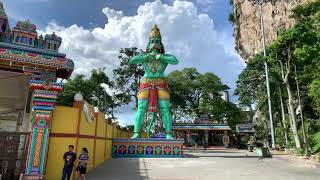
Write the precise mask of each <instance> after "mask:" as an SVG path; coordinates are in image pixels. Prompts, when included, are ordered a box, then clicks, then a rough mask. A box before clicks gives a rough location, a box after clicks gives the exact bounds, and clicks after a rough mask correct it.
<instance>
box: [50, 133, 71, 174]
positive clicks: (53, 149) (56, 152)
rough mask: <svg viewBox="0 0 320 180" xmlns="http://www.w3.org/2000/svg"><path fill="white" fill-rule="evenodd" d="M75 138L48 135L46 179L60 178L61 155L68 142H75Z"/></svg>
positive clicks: (62, 164)
mask: <svg viewBox="0 0 320 180" xmlns="http://www.w3.org/2000/svg"><path fill="white" fill-rule="evenodd" d="M75 143H76V138H63V139H62V138H59V137H50V142H49V150H48V154H47V166H46V180H57V179H61V175H62V169H63V166H64V160H63V155H64V153H65V152H66V151H68V146H69V145H70V144H75Z"/></svg>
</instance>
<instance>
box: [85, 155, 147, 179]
mask: <svg viewBox="0 0 320 180" xmlns="http://www.w3.org/2000/svg"><path fill="white" fill-rule="evenodd" d="M146 167H147V166H146V162H145V160H144V159H143V158H119V159H110V160H108V161H106V162H105V163H103V164H102V165H100V166H99V167H97V168H96V169H95V170H93V171H91V172H90V173H88V175H87V179H90V180H105V179H110V180H113V179H114V180H117V179H119V180H149V175H148V171H149V169H147V168H146Z"/></svg>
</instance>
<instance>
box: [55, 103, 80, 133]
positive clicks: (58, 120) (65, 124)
mask: <svg viewBox="0 0 320 180" xmlns="http://www.w3.org/2000/svg"><path fill="white" fill-rule="evenodd" d="M78 115H79V109H77V108H72V107H62V106H55V107H54V111H53V113H52V123H51V131H50V132H51V133H76V132H77V126H76V125H77V122H78Z"/></svg>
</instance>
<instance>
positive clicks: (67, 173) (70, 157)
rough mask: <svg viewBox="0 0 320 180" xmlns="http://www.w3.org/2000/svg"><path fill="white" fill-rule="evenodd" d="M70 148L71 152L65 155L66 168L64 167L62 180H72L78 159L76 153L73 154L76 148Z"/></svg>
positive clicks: (71, 146)
mask: <svg viewBox="0 0 320 180" xmlns="http://www.w3.org/2000/svg"><path fill="white" fill-rule="evenodd" d="M68 148H69V150H68V151H67V152H65V153H64V155H63V160H64V167H63V171H62V177H61V180H65V179H66V178H67V180H70V177H71V173H72V170H73V164H74V161H75V160H76V158H77V155H76V153H74V152H73V150H74V146H73V145H69V146H68Z"/></svg>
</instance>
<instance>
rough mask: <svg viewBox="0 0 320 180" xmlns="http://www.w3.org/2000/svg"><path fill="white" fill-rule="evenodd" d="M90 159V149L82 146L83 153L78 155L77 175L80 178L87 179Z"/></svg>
mask: <svg viewBox="0 0 320 180" xmlns="http://www.w3.org/2000/svg"><path fill="white" fill-rule="evenodd" d="M88 160H89V155H88V149H87V148H85V147H84V148H82V151H81V154H80V155H79V157H78V166H77V169H76V171H77V175H78V178H79V180H80V179H82V180H85V179H86V178H85V174H86V172H87V163H88Z"/></svg>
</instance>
